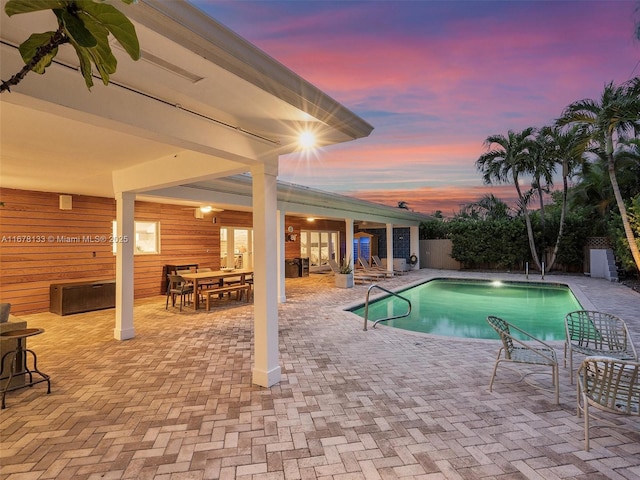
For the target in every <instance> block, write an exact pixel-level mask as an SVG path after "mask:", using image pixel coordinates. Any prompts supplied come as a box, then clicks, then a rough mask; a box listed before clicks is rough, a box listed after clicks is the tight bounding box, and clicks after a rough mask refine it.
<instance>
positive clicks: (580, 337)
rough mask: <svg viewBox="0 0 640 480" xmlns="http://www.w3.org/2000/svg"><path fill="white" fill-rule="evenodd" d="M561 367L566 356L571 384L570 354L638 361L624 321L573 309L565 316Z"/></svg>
mask: <svg viewBox="0 0 640 480" xmlns="http://www.w3.org/2000/svg"><path fill="white" fill-rule="evenodd" d="M565 328H566V340H565V342H564V366H565V367H566V366H567V353H568V354H569V370H570V372H569V374H570V378H571V383H573V352H574V351H575V352H578V353H582V354H584V355H597V356H603V357H610V358H617V359H618V360H634V361H638V353H637V352H636V349H635V347H634V346H633V342H632V341H631V338H630V336H629V330H628V329H627V325H626V324H625V323H624V320H622V319H621V318H618V317H616V316H615V315H611V314H610V313H603V312H596V311H589V310H577V311H575V312H570V313H568V314H567V315H566V317H565Z"/></svg>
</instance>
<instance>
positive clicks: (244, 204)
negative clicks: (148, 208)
mask: <svg viewBox="0 0 640 480" xmlns="http://www.w3.org/2000/svg"><path fill="white" fill-rule="evenodd" d="M251 184H252V180H251V176H250V175H235V176H232V177H226V178H221V179H216V180H209V181H206V182H196V183H192V184H189V185H181V186H177V187H170V188H163V189H156V190H153V191H149V192H146V193H145V195H144V196H140V198H141V199H144V200H148V201H155V202H165V203H175V202H176V201H177V200H178V199H180V200H181V202H182V203H183V204H185V205H192V206H198V205H209V206H212V207H214V208H220V209H235V210H244V211H250V210H251V206H252V199H251V195H252V188H251ZM277 189H278V193H277V195H278V209H279V210H282V211H284V212H286V213H287V214H288V215H294V216H301V217H311V216H313V217H315V218H325V219H332V220H344V219H345V218H351V219H354V220H356V221H357V222H365V224H366V225H367V227H368V228H374V227H376V226H384V225H386V224H393V225H395V226H417V225H419V224H420V222H423V221H425V220H428V219H429V218H430V217H429V216H427V215H423V214H421V213H415V212H412V211H410V210H404V209H401V208H396V207H390V206H387V205H381V204H376V203H372V202H367V201H364V200H359V199H356V198H352V197H346V196H344V195H338V194H334V193H330V192H325V191H322V190H317V189H313V188H310V187H305V186H301V185H295V184H292V183H288V182H283V181H279V182H278V186H277Z"/></svg>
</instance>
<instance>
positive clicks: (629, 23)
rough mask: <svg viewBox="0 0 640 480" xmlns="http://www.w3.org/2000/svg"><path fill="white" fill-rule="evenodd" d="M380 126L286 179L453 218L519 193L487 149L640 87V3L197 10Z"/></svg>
mask: <svg viewBox="0 0 640 480" xmlns="http://www.w3.org/2000/svg"><path fill="white" fill-rule="evenodd" d="M192 3H193V4H194V5H196V6H197V7H199V8H200V9H202V10H204V11H205V12H207V13H208V14H209V15H210V16H212V17H213V18H215V19H216V20H217V21H219V22H220V23H222V24H224V25H225V26H227V27H228V28H230V29H231V30H233V31H234V32H236V33H237V34H239V35H241V36H242V37H244V38H246V39H247V40H249V41H250V42H252V43H253V44H255V45H256V46H258V47H259V48H260V49H262V50H263V51H265V52H266V53H268V54H269V55H270V56H272V57H273V58H275V59H276V60H278V61H279V62H281V63H282V64H284V65H286V66H287V67H288V68H290V69H291V70H293V71H294V72H296V73H297V74H299V75H300V76H302V77H303V78H304V79H305V80H307V81H309V82H311V83H312V84H314V85H315V86H317V87H318V88H320V89H321V90H322V91H324V92H325V93H327V94H328V95H330V96H331V97H333V98H334V99H335V100H337V101H339V102H340V103H342V104H343V105H345V106H346V107H347V108H349V109H350V110H352V111H353V112H355V113H356V114H358V115H359V116H361V117H362V118H363V119H365V120H366V121H367V122H369V123H370V124H371V125H373V126H374V128H375V129H374V131H373V132H372V133H371V135H370V136H369V137H368V138H365V139H360V140H356V141H353V142H349V143H346V144H342V145H337V146H332V147H327V148H324V149H322V150H321V151H320V152H318V153H317V155H315V156H311V157H309V156H306V157H303V156H301V155H299V154H296V155H288V156H285V157H282V159H281V161H280V175H279V178H280V179H281V180H284V181H287V182H291V183H296V184H299V185H306V186H309V187H313V188H318V189H321V190H326V191H331V192H336V193H340V194H345V195H350V196H354V197H358V198H362V199H365V200H370V201H374V202H378V203H383V204H386V205H391V206H397V204H398V202H399V201H406V202H407V203H408V205H409V208H410V209H412V210H415V211H417V212H421V213H426V214H431V213H433V212H435V211H436V210H441V211H442V212H443V214H444V215H445V216H452V215H453V214H454V213H456V212H458V211H459V210H460V206H461V205H463V204H466V203H469V202H472V201H475V200H477V199H479V198H480V197H481V196H482V195H483V194H485V193H489V192H491V193H494V194H495V195H496V196H498V197H500V198H502V199H503V200H505V201H508V202H511V201H512V199H513V197H514V196H515V189H514V188H513V186H512V185H507V186H503V187H487V186H485V185H483V183H482V178H481V176H480V174H479V173H478V172H477V170H476V168H475V161H476V160H477V159H478V157H479V156H480V155H482V153H484V152H485V151H486V149H485V147H484V146H483V142H484V140H485V139H486V138H487V137H488V136H489V135H492V134H498V133H499V134H504V135H506V134H507V131H508V130H510V129H511V130H516V131H518V130H522V129H524V128H526V127H529V126H533V127H541V126H543V125H548V124H551V123H553V121H554V120H555V119H556V118H557V117H558V116H559V115H560V113H561V112H562V110H563V108H564V107H566V106H567V105H568V104H570V103H571V102H573V101H576V100H580V99H583V98H592V99H598V98H599V96H600V94H601V92H602V90H603V87H604V85H605V84H607V83H609V82H611V81H613V82H614V83H616V84H619V83H622V82H624V81H626V80H629V79H630V78H632V77H635V76H639V75H640V41H638V40H637V39H636V38H635V37H634V22H635V20H636V19H637V18H638V15H637V13H636V11H635V10H636V8H638V6H639V5H640V4H639V2H637V1H622V0H607V1H524V0H523V1H501V2H497V1H484V0H476V1H432V0H424V1H356V2H354V1H320V0H315V1H267V0H264V1H227V2H224V1H223V2H220V1H212V0H192Z"/></svg>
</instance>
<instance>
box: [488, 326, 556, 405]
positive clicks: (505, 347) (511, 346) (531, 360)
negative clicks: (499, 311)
mask: <svg viewBox="0 0 640 480" xmlns="http://www.w3.org/2000/svg"><path fill="white" fill-rule="evenodd" d="M487 321H488V322H489V325H491V326H492V327H493V329H494V330H495V331H496V332H498V335H500V340H502V347H500V350H498V356H497V357H496V363H495V366H494V367H493V374H492V375H491V381H490V382H489V391H491V390H492V389H493V380H494V379H495V378H496V371H497V370H498V365H499V364H500V362H513V363H527V364H531V365H546V366H549V367H551V378H552V381H553V385H554V386H555V390H556V395H555V397H556V405H558V404H559V403H560V390H559V381H558V359H557V357H556V351H555V350H554V349H553V347H552V346H551V345H549V344H547V343H545V342H543V341H542V340H540V339H538V338H536V337H534V336H533V335H531V334H529V333H527V332H525V331H524V330H522V329H520V328H518V327H516V326H515V325H513V324H511V323H509V322H507V321H506V320H502V319H501V318H498V317H494V316H489V317H487ZM512 330H515V331H517V332H518V334H520V335H521V336H522V337H524V338H526V340H527V341H526V342H524V341H522V340H519V339H517V338H515V337H514V336H513V335H512V334H511V331H512ZM502 352H504V358H501V355H502Z"/></svg>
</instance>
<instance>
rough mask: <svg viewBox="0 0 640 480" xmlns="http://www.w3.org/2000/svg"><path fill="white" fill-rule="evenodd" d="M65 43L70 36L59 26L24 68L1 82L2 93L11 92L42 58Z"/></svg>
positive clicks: (0, 91)
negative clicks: (12, 87)
mask: <svg viewBox="0 0 640 480" xmlns="http://www.w3.org/2000/svg"><path fill="white" fill-rule="evenodd" d="M65 43H69V37H67V36H66V35H65V33H64V32H63V31H62V28H59V29H58V30H56V32H55V33H54V34H53V35H52V36H51V40H49V42H48V43H46V44H45V45H42V46H41V47H38V49H37V50H36V54H35V55H34V56H33V58H32V59H31V60H30V61H29V62H28V63H27V64H26V65H25V66H24V67H22V69H21V70H20V71H19V72H18V73H16V74H15V75H14V76H13V77H11V78H10V79H9V80H7V81H4V80H3V81H2V83H1V84H0V93H2V92H4V91H7V92H11V88H10V87H11V86H12V85H18V83H20V82H21V81H22V79H23V78H24V77H25V76H26V75H27V73H29V72H30V71H31V70H32V69H33V68H34V67H35V66H36V65H37V64H38V62H40V60H42V59H43V58H44V57H45V56H47V55H48V54H50V53H51V52H52V51H53V50H54V49H55V48H57V47H59V46H60V45H63V44H65Z"/></svg>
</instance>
